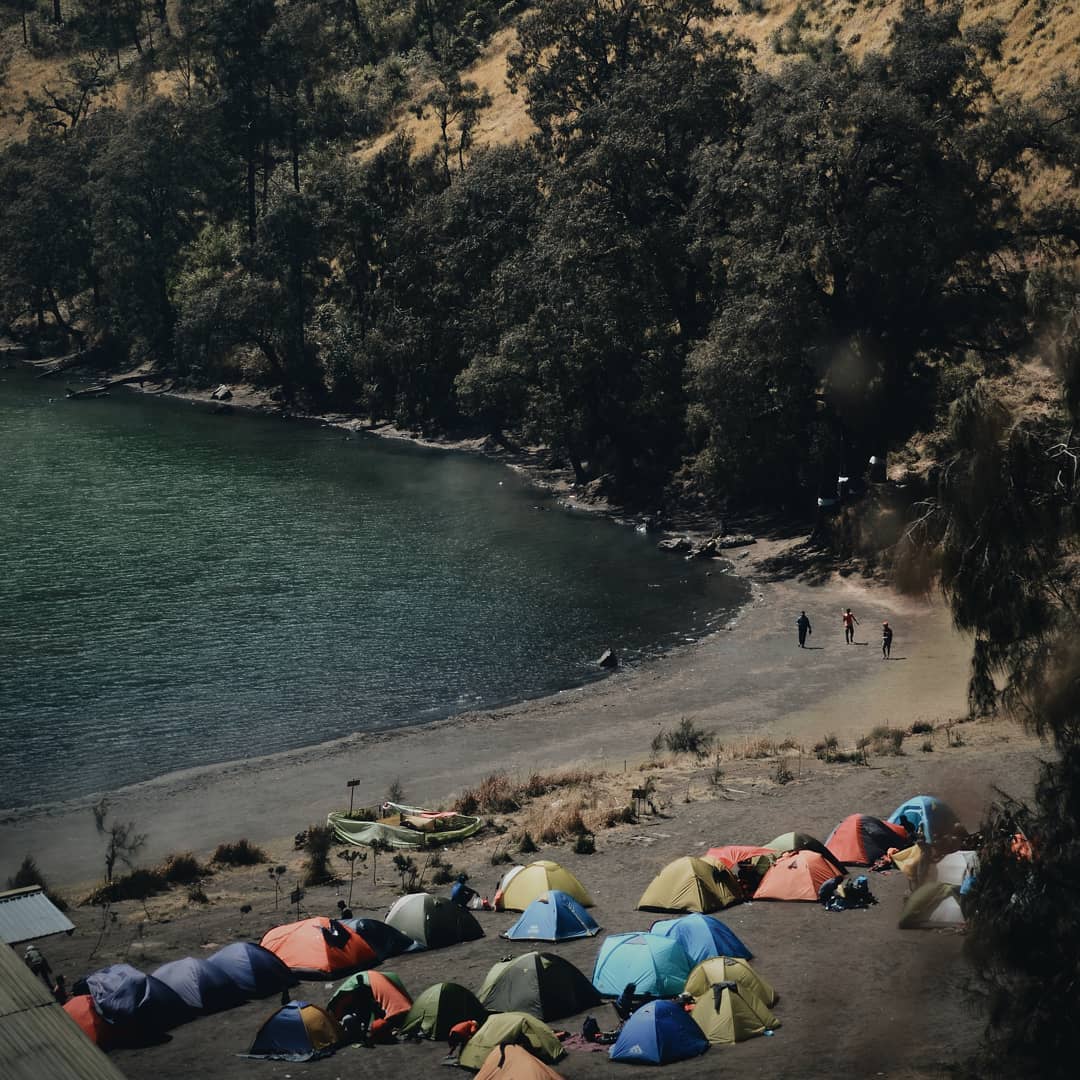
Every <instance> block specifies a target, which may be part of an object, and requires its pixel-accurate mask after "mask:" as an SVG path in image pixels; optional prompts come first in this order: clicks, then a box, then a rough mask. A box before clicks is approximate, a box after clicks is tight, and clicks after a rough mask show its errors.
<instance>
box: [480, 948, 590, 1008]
mask: <svg viewBox="0 0 1080 1080" xmlns="http://www.w3.org/2000/svg"><path fill="white" fill-rule="evenodd" d="M477 997H479V999H480V1003H481V1004H482V1005H483V1006H484V1007H485V1008H487V1009H490V1010H491V1011H492V1012H523V1013H529V1014H530V1015H532V1016H538V1017H540V1019H541V1020H558V1019H559V1018H560V1017H563V1016H573V1015H574V1013H578V1012H581V1011H582V1010H583V1009H587V1008H589V1007H590V1006H592V1005H596V1004H597V1003H598V1002H599V1001H600V995H599V994H598V993H597V992H596V989H595V987H594V986H593V985H592V983H591V982H589V980H588V979H587V978H586V977H585V976H584V975H583V974H582V973H581V972H580V971H578V969H577V968H576V967H574V965H573V964H571V963H570V961H569V960H564V959H563V958H562V957H561V956H556V955H555V954H554V953H541V952H528V953H525V954H524V955H522V956H516V957H512V958H511V959H508V960H500V961H499V963H497V964H495V965H493V966H492V968H491V970H490V971H489V972H488V974H487V978H486V979H484V985H483V986H482V987H481V988H480V993H479V994H478V995H477Z"/></svg>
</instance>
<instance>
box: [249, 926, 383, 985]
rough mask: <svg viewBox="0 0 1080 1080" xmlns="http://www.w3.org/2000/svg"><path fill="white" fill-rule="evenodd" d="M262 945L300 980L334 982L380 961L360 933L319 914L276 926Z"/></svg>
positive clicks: (265, 936) (264, 938)
mask: <svg viewBox="0 0 1080 1080" xmlns="http://www.w3.org/2000/svg"><path fill="white" fill-rule="evenodd" d="M262 946H263V948H264V949H269V950H270V951H271V952H272V953H273V954H274V955H275V956H277V957H278V959H279V960H281V961H282V963H284V964H285V965H286V966H287V967H288V968H289V970H290V971H294V972H296V974H297V975H299V976H300V977H301V978H302V979H335V978H339V977H341V976H342V975H351V974H352V973H353V972H354V971H359V970H360V969H361V968H369V967H374V966H375V965H376V964H377V963H378V962H379V958H378V957H377V956H376V955H375V951H374V949H372V948H371V946H370V945H369V944H368V943H367V942H366V941H365V940H364V939H363V938H362V937H360V935H359V934H357V933H354V932H353V931H352V930H350V929H349V928H348V927H347V926H342V925H341V923H340V922H338V921H337V919H328V918H326V917H325V916H322V915H319V916H316V917H315V918H312V919H301V920H300V922H294V923H285V924H284V925H283V926H275V927H274V928H273V930H268V931H267V932H266V933H265V934H264V935H263V939H262Z"/></svg>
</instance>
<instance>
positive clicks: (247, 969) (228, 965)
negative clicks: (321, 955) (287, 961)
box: [206, 941, 297, 998]
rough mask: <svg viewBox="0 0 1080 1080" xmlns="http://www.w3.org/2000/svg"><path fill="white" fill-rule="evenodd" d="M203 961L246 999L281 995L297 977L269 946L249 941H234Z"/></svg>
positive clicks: (293, 984) (292, 984)
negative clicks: (264, 946) (265, 946)
mask: <svg viewBox="0 0 1080 1080" xmlns="http://www.w3.org/2000/svg"><path fill="white" fill-rule="evenodd" d="M206 963H207V964H208V965H210V966H211V967H213V968H215V969H216V970H217V971H219V972H221V974H223V975H225V976H226V977H227V978H228V979H229V981H230V982H231V983H232V984H233V985H234V986H235V987H237V989H238V990H240V992H241V993H242V994H243V995H244V996H245V997H249V998H261V997H269V996H270V995H271V994H280V993H281V991H282V990H285V989H287V988H288V987H290V986H295V985H296V983H297V978H296V976H295V975H294V974H293V973H292V972H291V971H290V970H289V969H288V968H287V967H286V966H285V965H284V964H283V963H282V962H281V961H280V960H279V959H278V958H277V957H276V956H275V955H274V954H273V953H272V952H271V951H270V950H269V949H264V948H263V947H262V946H261V945H256V944H255V943H254V942H251V941H234V942H233V943H232V944H231V945H226V946H225V948H223V949H218V951H217V952H216V953H214V955H213V956H210V957H208V958H207V960H206Z"/></svg>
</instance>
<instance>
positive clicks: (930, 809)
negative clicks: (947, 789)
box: [889, 795, 959, 844]
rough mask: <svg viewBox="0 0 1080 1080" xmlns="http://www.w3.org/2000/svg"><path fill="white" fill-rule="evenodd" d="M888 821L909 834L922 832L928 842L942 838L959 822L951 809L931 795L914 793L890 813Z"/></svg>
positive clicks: (937, 841)
mask: <svg viewBox="0 0 1080 1080" xmlns="http://www.w3.org/2000/svg"><path fill="white" fill-rule="evenodd" d="M889 823H890V824H893V825H900V826H902V827H903V828H905V829H906V830H907V832H908V833H909V835H910V836H912V837H914V836H915V835H916V833H918V832H920V831H921V832H922V836H923V839H924V840H925V841H926V842H927V843H928V844H936V843H939V842H940V841H941V840H943V839H944V838H945V837H946V836H948V835H949V833H951V832H952V831H953V830H954V829H955V828H956V826H957V825H958V824H959V820H958V819H957V817H956V814H955V813H953V810H952V808H951V807H950V806H948V805H947V804H946V803H943V802H942V801H941V800H940V799H935V798H934V796H933V795H916V796H914V797H913V798H911V799H908V801H907V802H905V803H901V804H900V805H899V806H898V807H897V808H896V809H895V810H894V811H893V812H892V813H891V814H890V815H889Z"/></svg>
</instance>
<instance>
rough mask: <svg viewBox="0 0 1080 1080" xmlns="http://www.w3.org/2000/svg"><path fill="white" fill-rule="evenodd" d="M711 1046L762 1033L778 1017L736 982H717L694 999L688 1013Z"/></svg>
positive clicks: (771, 1026) (741, 1039)
mask: <svg viewBox="0 0 1080 1080" xmlns="http://www.w3.org/2000/svg"><path fill="white" fill-rule="evenodd" d="M690 1015H691V1016H692V1017H693V1018H694V1023H695V1024H697V1026H698V1027H699V1028H700V1029H701V1031H702V1032H703V1034H704V1035H705V1038H707V1039H708V1040H709V1042H710V1043H712V1044H713V1045H714V1046H719V1045H728V1044H730V1043H737V1042H743V1040H745V1039H752V1038H753V1037H754V1036H755V1035H764V1034H765V1032H766V1031H771V1030H772V1029H773V1028H777V1027H779V1026H780V1021H779V1020H777V1019H776V1017H775V1016H773V1014H772V1013H771V1012H770V1011H769V1010H768V1008H766V1006H765V1005H763V1004H762V1003H761V1002H760V1001H759V1000H758V999H757V998H756V997H755V996H754V995H753V994H746V995H745V996H744V995H743V994H740V993H739V987H738V984H737V983H727V982H725V983H718V984H716V985H715V986H710V987H709V989H708V990H706V991H705V993H704V994H702V995H701V996H700V997H696V998H695V999H694V1011H693V1012H692V1013H691V1014H690Z"/></svg>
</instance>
